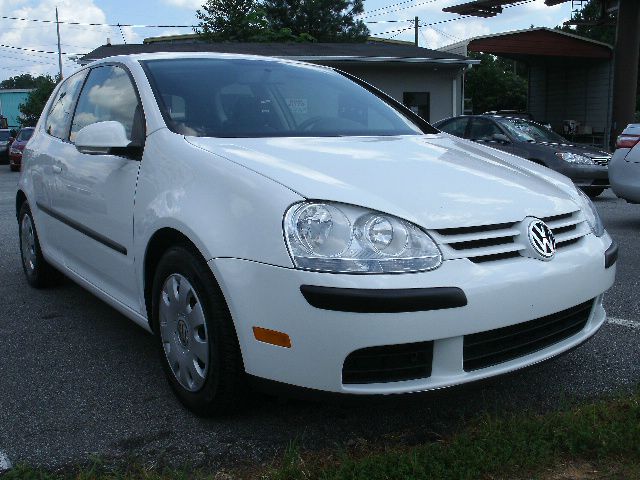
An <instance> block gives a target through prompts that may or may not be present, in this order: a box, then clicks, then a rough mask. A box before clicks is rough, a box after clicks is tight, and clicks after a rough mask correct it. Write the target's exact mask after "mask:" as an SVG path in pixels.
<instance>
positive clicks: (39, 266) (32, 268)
mask: <svg viewBox="0 0 640 480" xmlns="http://www.w3.org/2000/svg"><path fill="white" fill-rule="evenodd" d="M35 225H36V224H35V222H34V221H33V214H32V213H31V209H30V208H29V205H28V204H27V202H24V203H23V204H22V207H21V208H20V213H19V215H18V231H19V239H20V258H21V261H22V269H23V270H24V274H25V276H26V278H27V282H28V283H29V285H31V286H32V287H34V288H44V287H48V286H51V285H52V284H54V283H55V280H56V279H57V278H59V273H58V272H57V270H56V269H55V268H53V267H52V266H51V265H50V264H49V262H47V261H46V260H45V258H44V256H43V255H42V249H41V248H40V239H39V238H38V232H37V231H36V227H35Z"/></svg>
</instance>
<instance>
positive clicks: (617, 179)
mask: <svg viewBox="0 0 640 480" xmlns="http://www.w3.org/2000/svg"><path fill="white" fill-rule="evenodd" d="M638 145H640V123H632V124H629V125H627V128H625V129H624V131H623V132H622V133H621V134H620V136H619V137H618V140H617V142H616V151H615V152H614V154H613V158H612V159H611V165H610V166H609V178H610V180H611V188H612V189H613V191H614V193H615V194H616V195H617V196H618V197H620V198H623V199H625V200H626V201H627V202H629V203H640V147H639V146H638Z"/></svg>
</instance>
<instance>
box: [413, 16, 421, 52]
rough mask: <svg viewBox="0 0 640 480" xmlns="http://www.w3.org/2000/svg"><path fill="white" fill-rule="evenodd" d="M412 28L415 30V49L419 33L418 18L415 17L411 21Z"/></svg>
mask: <svg viewBox="0 0 640 480" xmlns="http://www.w3.org/2000/svg"><path fill="white" fill-rule="evenodd" d="M413 26H414V27H415V29H416V38H415V40H414V42H415V44H416V47H417V46H418V33H419V32H420V19H419V18H418V17H416V18H415V19H414V20H413Z"/></svg>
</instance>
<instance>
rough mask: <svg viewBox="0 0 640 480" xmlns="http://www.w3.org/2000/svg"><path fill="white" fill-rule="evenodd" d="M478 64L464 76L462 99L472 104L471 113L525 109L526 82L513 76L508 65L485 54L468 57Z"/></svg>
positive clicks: (510, 64) (519, 77) (518, 76)
mask: <svg viewBox="0 0 640 480" xmlns="http://www.w3.org/2000/svg"><path fill="white" fill-rule="evenodd" d="M469 56H470V57H471V58H473V59H477V60H480V61H481V63H480V65H474V66H473V68H472V69H471V70H470V71H469V72H468V73H467V74H466V76H465V95H466V96H467V97H469V98H471V100H472V102H473V113H483V112H486V111H489V110H524V109H526V108H527V80H526V79H525V78H523V77H522V76H520V75H518V74H517V73H516V72H514V66H513V63H512V62H509V61H508V60H504V59H501V58H497V57H495V56H494V55H490V54H488V53H471V54H470V55H469Z"/></svg>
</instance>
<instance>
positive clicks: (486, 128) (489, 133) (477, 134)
mask: <svg viewBox="0 0 640 480" xmlns="http://www.w3.org/2000/svg"><path fill="white" fill-rule="evenodd" d="M496 133H502V134H503V135H504V133H503V132H502V130H500V127H499V126H498V125H496V123H495V122H493V121H491V120H487V119H486V118H474V119H472V120H471V128H470V129H469V138H470V139H471V140H483V141H490V140H493V135H494V134H496Z"/></svg>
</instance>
